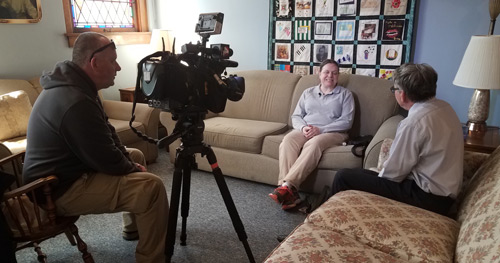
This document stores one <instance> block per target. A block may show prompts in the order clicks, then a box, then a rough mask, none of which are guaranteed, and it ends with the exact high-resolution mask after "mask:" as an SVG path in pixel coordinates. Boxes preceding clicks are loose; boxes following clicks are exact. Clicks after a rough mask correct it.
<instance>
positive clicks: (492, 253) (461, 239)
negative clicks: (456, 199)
mask: <svg viewBox="0 0 500 263" xmlns="http://www.w3.org/2000/svg"><path fill="white" fill-rule="evenodd" d="M465 189H466V190H465V192H464V198H463V201H462V203H461V204H460V206H459V209H458V216H457V221H458V222H459V223H461V226H460V231H459V234H458V241H457V246H456V251H455V252H456V253H455V262H459V263H461V262H472V261H473V259H477V260H476V261H477V262H498V255H499V252H498V248H499V247H500V227H499V224H500V147H499V148H497V149H496V150H495V151H494V152H493V153H492V154H491V155H490V156H489V157H488V159H486V161H484V162H483V164H482V165H481V167H480V168H479V169H478V170H477V171H476V173H475V174H474V176H473V177H472V179H471V180H470V182H469V183H468V185H466V186H465Z"/></svg>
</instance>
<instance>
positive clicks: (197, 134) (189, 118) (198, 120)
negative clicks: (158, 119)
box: [157, 111, 207, 148]
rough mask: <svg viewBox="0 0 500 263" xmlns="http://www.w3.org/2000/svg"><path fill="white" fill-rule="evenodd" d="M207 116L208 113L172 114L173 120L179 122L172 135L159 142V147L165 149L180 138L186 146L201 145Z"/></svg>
mask: <svg viewBox="0 0 500 263" xmlns="http://www.w3.org/2000/svg"><path fill="white" fill-rule="evenodd" d="M206 115H207V112H206V111H193V112H182V113H172V119H173V120H177V123H176V124H175V127H174V130H173V131H172V134H170V135H168V136H166V137H164V138H162V139H161V140H158V143H157V145H158V147H160V148H163V147H165V146H166V145H170V144H171V143H173V142H174V141H175V140H177V139H178V138H181V142H182V144H183V145H185V146H194V145H201V144H202V143H203V131H204V130H205V123H204V122H203V120H204V119H205V116H206Z"/></svg>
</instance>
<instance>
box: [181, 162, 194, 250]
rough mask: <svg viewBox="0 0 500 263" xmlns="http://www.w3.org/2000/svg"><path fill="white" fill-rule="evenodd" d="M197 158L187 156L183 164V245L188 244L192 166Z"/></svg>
mask: <svg viewBox="0 0 500 263" xmlns="http://www.w3.org/2000/svg"><path fill="white" fill-rule="evenodd" d="M194 161H195V159H194V156H193V155H190V156H186V160H185V164H184V166H183V168H182V169H183V176H182V178H183V184H182V204H181V216H182V231H181V246H185V245H186V238H187V234H186V222H187V217H188V216H189V193H190V188H191V167H192V166H193V163H194Z"/></svg>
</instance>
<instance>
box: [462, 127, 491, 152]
mask: <svg viewBox="0 0 500 263" xmlns="http://www.w3.org/2000/svg"><path fill="white" fill-rule="evenodd" d="M499 145H500V128H499V127H492V126H488V128H487V129H486V131H484V132H473V131H469V134H468V135H467V138H465V141H464V149H465V150H466V151H471V152H482V153H492V152H493V151H494V150H495V149H496V148H497V147H498V146H499Z"/></svg>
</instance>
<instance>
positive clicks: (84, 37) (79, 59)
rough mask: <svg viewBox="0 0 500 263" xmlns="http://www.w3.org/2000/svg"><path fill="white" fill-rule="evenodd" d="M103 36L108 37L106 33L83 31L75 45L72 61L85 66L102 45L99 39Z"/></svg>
mask: <svg viewBox="0 0 500 263" xmlns="http://www.w3.org/2000/svg"><path fill="white" fill-rule="evenodd" d="M103 38H105V39H108V38H107V37H106V36H105V35H103V34H100V33H96V32H85V33H81V34H80V35H79V36H78V38H77V39H76V41H75V45H74V46H73V58H72V61H73V62H74V63H75V64H77V65H78V66H80V67H83V66H85V65H86V64H87V63H88V62H89V60H90V56H91V55H92V52H94V50H97V49H98V48H100V47H101V46H102V42H101V41H99V39H103Z"/></svg>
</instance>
